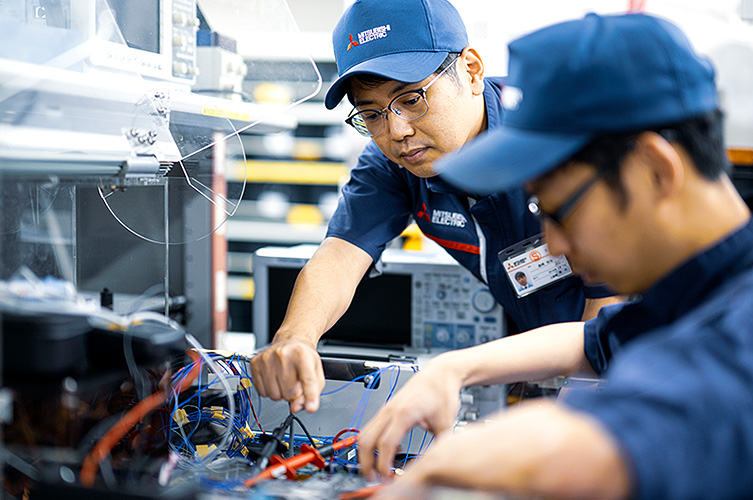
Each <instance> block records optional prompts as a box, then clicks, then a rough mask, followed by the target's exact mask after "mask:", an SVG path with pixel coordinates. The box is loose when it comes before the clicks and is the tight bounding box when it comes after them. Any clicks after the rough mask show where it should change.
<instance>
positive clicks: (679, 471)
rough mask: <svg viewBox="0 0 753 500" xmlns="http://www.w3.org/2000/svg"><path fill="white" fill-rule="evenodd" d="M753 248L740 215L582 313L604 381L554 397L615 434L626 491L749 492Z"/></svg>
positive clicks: (591, 356) (667, 497) (588, 347)
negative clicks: (617, 297) (644, 282)
mask: <svg viewBox="0 0 753 500" xmlns="http://www.w3.org/2000/svg"><path fill="white" fill-rule="evenodd" d="M752 248H753V223H751V222H749V223H748V224H746V225H745V226H743V227H742V228H741V229H740V230H738V231H736V232H734V233H732V234H731V235H730V236H728V237H727V238H726V239H724V240H722V241H721V242H719V243H717V244H716V245H714V246H713V247H711V248H709V249H707V250H706V251H704V252H702V253H700V254H699V255H697V256H695V257H693V258H691V259H690V260H688V261H687V262H685V263H684V264H682V265H681V266H680V267H678V268H677V269H675V270H674V271H672V272H671V273H669V274H668V275H666V276H665V277H663V278H662V279H661V280H660V281H659V282H657V283H655V284H654V285H653V286H652V287H651V288H650V289H649V290H648V291H647V292H646V293H644V294H643V295H642V297H641V298H640V299H639V300H637V301H635V302H632V303H629V304H619V305H615V306H608V307H604V308H602V309H601V311H600V312H599V315H598V316H597V317H596V318H594V319H593V320H591V321H589V322H587V323H586V326H585V339H584V340H585V352H586V356H587V358H588V360H589V361H590V363H591V366H592V367H593V368H594V369H595V370H596V372H597V373H600V374H605V375H606V376H607V378H608V381H607V383H606V385H605V387H604V388H603V389H601V390H598V391H587V390H573V391H572V392H571V393H569V394H568V395H567V396H566V397H565V398H564V402H565V404H567V405H568V406H570V407H572V408H574V409H576V410H580V411H584V412H586V413H588V414H590V415H592V416H594V417H595V418H596V419H597V420H599V421H600V422H601V423H602V424H603V425H604V426H605V427H606V429H607V430H609V432H611V434H612V435H613V436H614V437H615V438H616V439H617V441H618V443H619V445H620V447H621V448H622V450H623V452H624V456H625V458H626V459H627V461H628V462H629V464H630V466H631V468H632V471H633V474H634V477H633V479H634V484H635V485H636V489H635V492H634V493H635V496H636V497H637V498H650V499H662V500H671V499H680V498H703V499H704V500H710V499H716V498H719V499H721V498H753V321H752V319H751V314H753V252H752V251H751V249H752Z"/></svg>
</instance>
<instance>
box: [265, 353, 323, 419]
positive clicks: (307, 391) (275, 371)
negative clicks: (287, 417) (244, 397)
mask: <svg viewBox="0 0 753 500" xmlns="http://www.w3.org/2000/svg"><path fill="white" fill-rule="evenodd" d="M251 376H252V377H253V383H254V387H255V388H256V391H257V392H258V393H259V394H260V395H261V396H264V397H268V398H270V399H272V400H274V401H278V400H280V399H284V400H286V401H288V402H289V403H290V411H292V412H298V411H300V410H302V409H304V408H305V409H306V411H308V412H315V411H316V410H318V409H319V395H320V394H321V392H322V389H324V371H323V370H322V360H321V358H320V357H319V354H318V353H317V352H316V347H315V346H314V345H312V344H310V343H308V342H306V341H302V340H298V339H285V340H279V341H277V340H276V341H274V342H272V344H271V345H270V346H269V347H267V348H266V349H264V350H263V351H262V352H260V353H259V354H257V355H256V356H254V357H253V358H251Z"/></svg>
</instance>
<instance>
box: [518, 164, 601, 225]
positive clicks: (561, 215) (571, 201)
mask: <svg viewBox="0 0 753 500" xmlns="http://www.w3.org/2000/svg"><path fill="white" fill-rule="evenodd" d="M603 178H604V175H603V174H600V173H597V174H596V175H594V176H593V177H591V178H590V179H589V180H588V181H586V182H585V183H584V184H583V185H581V186H580V187H579V188H578V189H576V190H575V192H574V193H573V194H572V195H570V197H569V198H568V199H567V200H565V202H564V203H562V205H560V206H559V208H558V209H557V210H555V211H554V212H546V211H544V210H542V208H541V205H540V204H539V197H538V196H536V195H532V196H531V197H530V198H528V203H527V204H526V206H527V207H528V211H529V212H531V213H532V214H533V215H534V216H535V217H536V218H537V219H539V220H542V219H546V220H548V221H550V222H553V223H554V224H556V225H558V226H559V227H562V226H563V221H564V220H565V218H566V217H567V216H568V215H569V214H570V212H571V211H572V210H573V209H574V208H575V206H576V205H577V204H578V202H579V201H581V198H583V196H584V195H585V194H586V193H587V192H588V191H589V190H590V189H591V188H592V187H593V186H594V185H595V184H596V183H597V182H599V181H600V180H601V179H603Z"/></svg>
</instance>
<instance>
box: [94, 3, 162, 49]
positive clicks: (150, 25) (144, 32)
mask: <svg viewBox="0 0 753 500" xmlns="http://www.w3.org/2000/svg"><path fill="white" fill-rule="evenodd" d="M107 3H108V4H109V6H110V9H111V10H112V11H113V15H114V16H115V22H117V24H118V27H119V28H120V33H121V34H122V35H123V38H124V39H125V42H126V44H128V46H129V47H131V48H133V49H139V50H146V51H148V52H154V53H155V54H159V51H160V33H159V26H160V0H107Z"/></svg>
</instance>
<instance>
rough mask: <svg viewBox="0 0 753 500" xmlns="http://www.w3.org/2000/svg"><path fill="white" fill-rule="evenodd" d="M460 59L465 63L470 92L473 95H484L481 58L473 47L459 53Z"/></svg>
mask: <svg viewBox="0 0 753 500" xmlns="http://www.w3.org/2000/svg"><path fill="white" fill-rule="evenodd" d="M460 57H461V58H462V60H463V62H464V63H465V69H466V71H467V72H468V76H469V77H470V81H471V91H472V92H473V93H474V94H475V95H481V94H483V93H484V62H483V61H482V60H481V56H480V55H479V54H478V52H477V51H476V49H474V48H473V47H466V48H464V49H463V52H461V53H460Z"/></svg>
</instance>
